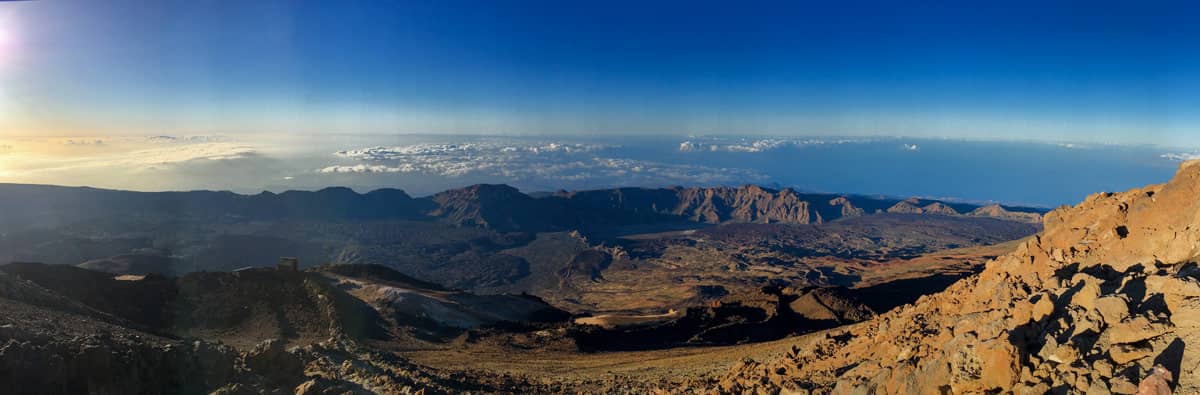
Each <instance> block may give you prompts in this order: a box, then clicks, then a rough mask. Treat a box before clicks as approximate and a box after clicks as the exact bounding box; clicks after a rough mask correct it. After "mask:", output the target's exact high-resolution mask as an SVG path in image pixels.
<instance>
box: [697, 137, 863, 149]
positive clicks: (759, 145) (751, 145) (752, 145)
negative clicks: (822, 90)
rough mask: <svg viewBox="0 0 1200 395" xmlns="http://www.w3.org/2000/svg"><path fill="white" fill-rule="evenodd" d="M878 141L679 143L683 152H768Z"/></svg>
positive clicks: (714, 139) (710, 139)
mask: <svg viewBox="0 0 1200 395" xmlns="http://www.w3.org/2000/svg"><path fill="white" fill-rule="evenodd" d="M875 141H878V139H869V138H843V139H825V138H763V139H747V138H721V137H695V138H691V139H688V140H686V141H684V142H681V143H679V151H681V152H705V151H707V152H767V151H772V150H777V149H781V148H788V147H792V148H798V147H808V146H821V145H837V144H861V143H870V142H875Z"/></svg>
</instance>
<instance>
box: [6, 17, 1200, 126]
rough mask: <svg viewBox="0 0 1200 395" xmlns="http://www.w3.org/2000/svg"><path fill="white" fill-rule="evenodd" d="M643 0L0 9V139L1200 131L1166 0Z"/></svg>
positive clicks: (1187, 35)
mask: <svg viewBox="0 0 1200 395" xmlns="http://www.w3.org/2000/svg"><path fill="white" fill-rule="evenodd" d="M643 3H646V2H622V1H611V2H592V3H581V2H561V1H544V2H542V1H514V2H491V1H480V2H475V1H430V2H384V1H347V2H329V1H239V2H223V1H158V2H143V1H105V2H95V1H34V2H16V3H0V133H2V134H8V135H20V134H25V135H113V134H159V133H162V134H187V133H224V134H234V135H237V134H243V133H247V134H248V133H311V134H316V133H464V134H501V135H504V134H583V135H591V134H604V135H621V134H671V135H687V134H752V135H823V136H830V135H833V136H836V135H906V136H918V137H963V138H984V139H1045V140H1072V141H1087V142H1114V143H1134V144H1161V145H1179V146H1189V147H1193V146H1200V115H1197V111H1196V108H1197V104H1200V89H1198V88H1200V48H1198V47H1200V28H1198V27H1197V24H1195V23H1194V22H1195V20H1197V18H1198V17H1200V12H1197V11H1198V10H1197V9H1196V8H1194V7H1193V6H1191V5H1190V4H1187V3H1183V2H1179V3H1166V2H1137V4H1135V3H1134V2H1096V1H1088V2H1054V4H1049V3H1051V2H1003V3H996V5H990V6H977V5H971V6H968V5H965V4H964V2H944V3H943V2H903V3H901V2H886V3H876V2H839V3H840V4H837V5H836V6H834V5H833V4H832V3H831V2H737V3H736V4H735V3H731V2H703V1H700V2H696V1H688V2H670V1H668V2H653V4H643ZM1146 3H1148V4H1146ZM1001 4H1002V5H1003V6H1000V5H1001Z"/></svg>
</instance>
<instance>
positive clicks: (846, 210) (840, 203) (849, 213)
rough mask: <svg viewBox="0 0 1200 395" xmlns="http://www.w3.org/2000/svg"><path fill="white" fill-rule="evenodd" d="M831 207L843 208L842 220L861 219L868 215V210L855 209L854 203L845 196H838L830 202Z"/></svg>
mask: <svg viewBox="0 0 1200 395" xmlns="http://www.w3.org/2000/svg"><path fill="white" fill-rule="evenodd" d="M829 205H830V206H835V207H841V210H842V212H841V214H842V218H853V217H861V216H863V215H865V214H866V210H863V209H861V208H858V207H855V206H854V203H852V202H850V199H849V198H847V197H845V196H838V197H836V198H834V199H832V200H830V201H829Z"/></svg>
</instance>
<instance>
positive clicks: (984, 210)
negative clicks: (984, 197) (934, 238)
mask: <svg viewBox="0 0 1200 395" xmlns="http://www.w3.org/2000/svg"><path fill="white" fill-rule="evenodd" d="M967 215H968V216H972V217H987V218H999V219H1006V220H1009V221H1017V222H1028V223H1032V224H1040V223H1042V215H1041V214H1038V213H1034V212H1028V211H1012V210H1008V209H1006V208H1004V206H1001V205H999V204H992V205H987V206H983V207H980V208H977V209H975V210H973V211H971V212H970V213H967Z"/></svg>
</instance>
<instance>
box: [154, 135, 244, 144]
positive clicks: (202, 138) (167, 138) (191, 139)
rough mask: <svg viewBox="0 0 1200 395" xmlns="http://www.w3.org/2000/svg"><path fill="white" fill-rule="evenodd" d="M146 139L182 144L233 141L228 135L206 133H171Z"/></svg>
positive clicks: (155, 141)
mask: <svg viewBox="0 0 1200 395" xmlns="http://www.w3.org/2000/svg"><path fill="white" fill-rule="evenodd" d="M146 141H149V142H152V143H162V144H181V143H182V144H189V143H190V144H196V143H219V142H229V141H231V140H230V139H229V138H228V137H225V136H206V135H199V136H171V135H159V136H149V137H146Z"/></svg>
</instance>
